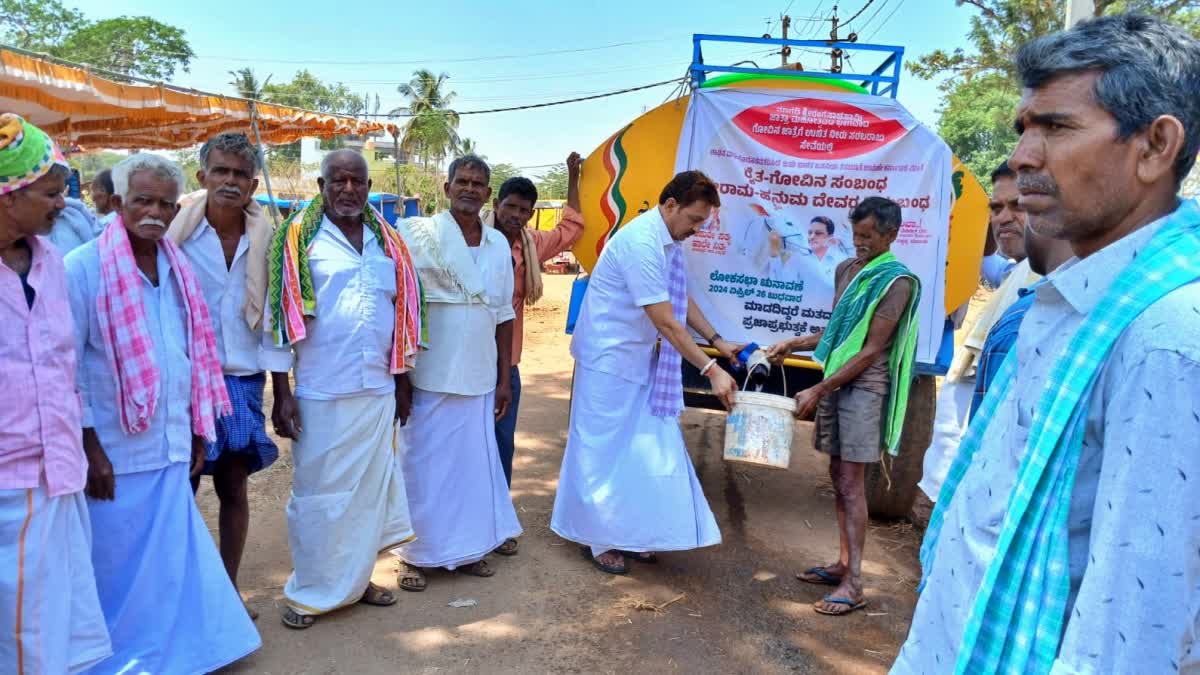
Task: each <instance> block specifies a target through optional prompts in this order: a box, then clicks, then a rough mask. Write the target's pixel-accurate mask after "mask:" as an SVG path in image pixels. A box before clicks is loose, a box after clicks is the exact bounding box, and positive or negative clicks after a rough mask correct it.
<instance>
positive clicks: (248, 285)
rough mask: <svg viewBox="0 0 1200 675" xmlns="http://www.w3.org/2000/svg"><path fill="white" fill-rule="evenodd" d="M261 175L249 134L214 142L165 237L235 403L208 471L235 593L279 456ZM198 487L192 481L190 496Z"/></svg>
mask: <svg viewBox="0 0 1200 675" xmlns="http://www.w3.org/2000/svg"><path fill="white" fill-rule="evenodd" d="M261 170H262V155H261V154H260V153H259V152H258V149H257V148H255V147H254V145H253V144H252V143H251V142H250V139H249V138H247V137H246V135H245V134H241V133H224V134H219V135H217V136H214V137H213V138H211V139H209V140H208V142H206V143H205V144H204V145H203V146H201V147H200V170H199V171H197V172H196V179H197V180H198V181H200V184H201V185H203V186H204V190H205V191H204V192H202V193H200V197H199V198H198V199H196V200H194V201H193V202H191V203H190V204H188V205H187V206H185V207H183V208H181V209H180V211H179V214H178V215H177V216H175V220H173V221H172V222H171V228H170V229H169V230H168V231H167V236H168V237H170V238H171V241H173V242H175V244H176V245H177V246H179V248H180V250H181V251H183V254H184V255H185V256H187V259H188V261H189V262H190V263H191V264H192V269H193V270H194V271H195V272H196V278H197V280H198V281H199V282H200V289H201V291H202V292H203V293H204V301H205V303H207V305H208V310H209V314H210V316H211V318H212V326H213V335H214V336H215V337H216V340H217V354H218V356H219V357H220V359H221V368H222V370H223V371H224V374H225V389H226V390H227V391H228V392H229V399H230V403H231V404H232V405H233V414H232V415H228V416H226V417H222V418H221V419H219V420H217V440H216V442H215V443H211V444H209V446H208V451H207V456H206V457H205V462H204V470H203V472H202V473H203V474H207V475H210V476H212V480H213V488H214V489H215V491H216V493H217V499H218V500H219V501H220V505H221V507H220V516H219V517H218V522H219V532H220V542H221V559H222V560H223V561H224V562H225V571H226V572H228V573H229V579H230V581H232V582H233V585H234V586H237V574H238V566H239V565H240V564H241V560H242V550H243V549H244V548H245V546H246V533H247V531H248V529H249V527H250V501H249V498H248V497H247V494H246V485H247V479H248V478H249V476H250V474H252V473H254V472H256V471H261V470H263V469H265V468H267V467H268V466H270V465H271V463H272V462H274V461H275V458H276V457H277V456H278V454H279V450H278V449H277V448H276V447H275V443H274V441H272V440H271V439H270V437H269V436H267V431H266V419H265V418H264V417H263V409H262V407H263V390H264V388H265V386H266V382H267V378H266V375H265V374H264V373H263V371H262V368H260V367H259V365H258V350H259V345H260V344H261V342H262V319H263V303H264V301H265V299H266V296H267V249H268V247H269V246H270V243H271V223H270V222H269V221H268V220H267V216H266V214H265V213H263V210H262V207H260V206H259V205H258V202H256V201H254V191H255V189H257V187H258V179H257V178H255V176H257V175H258V172H259V171H261ZM199 487H200V477H199V476H196V477H194V478H193V479H192V490H193V491H195V490H196V489H198V488H199ZM247 610H248V611H249V612H250V616H251V617H252V618H257V616H258V614H257V613H256V612H255V611H254V610H252V609H250V608H249V607H247Z"/></svg>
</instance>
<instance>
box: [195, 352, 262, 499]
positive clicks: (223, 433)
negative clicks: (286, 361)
mask: <svg viewBox="0 0 1200 675" xmlns="http://www.w3.org/2000/svg"><path fill="white" fill-rule="evenodd" d="M266 384H267V375H266V373H257V374H255V375H246V376H243V377H238V376H236V375H226V376H225V390H226V391H228V392H229V402H230V403H232V404H233V412H232V413H230V414H228V415H225V416H224V417H219V418H217V424H216V427H217V440H216V442H215V443H209V444H208V445H207V447H206V448H205V449H206V450H207V453H206V455H205V460H204V469H203V472H202V473H204V474H205V475H209V476H211V475H212V472H213V468H214V466H215V463H216V461H217V460H218V459H219V458H220V457H221V455H224V454H230V453H232V454H244V455H247V456H249V459H250V473H254V472H255V471H262V470H263V469H265V468H267V467H268V466H271V463H272V462H274V461H275V459H276V458H277V457H279V448H277V447H275V442H274V441H272V440H271V437H270V436H268V435H267V429H266V418H265V416H264V415H263V389H264V388H265V387H266Z"/></svg>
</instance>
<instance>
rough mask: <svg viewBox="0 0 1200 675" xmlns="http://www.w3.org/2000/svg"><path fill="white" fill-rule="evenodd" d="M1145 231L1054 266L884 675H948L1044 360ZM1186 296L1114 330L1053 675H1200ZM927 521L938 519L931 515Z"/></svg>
mask: <svg viewBox="0 0 1200 675" xmlns="http://www.w3.org/2000/svg"><path fill="white" fill-rule="evenodd" d="M1160 227H1161V221H1160V222H1159V223H1154V224H1151V225H1147V226H1146V227H1143V228H1141V229H1140V230H1136V231H1135V232H1133V233H1132V234H1129V235H1127V236H1125V237H1124V238H1123V239H1120V240H1119V241H1117V242H1114V243H1112V244H1110V245H1108V246H1107V247H1105V248H1104V249H1101V250H1100V251H1098V252H1096V253H1094V254H1092V255H1091V256H1088V257H1087V258H1084V259H1082V260H1080V259H1072V260H1070V261H1068V262H1067V263H1065V264H1063V265H1062V266H1060V267H1059V268H1058V269H1057V270H1055V271H1054V272H1053V273H1052V274H1050V275H1049V276H1047V277H1046V279H1045V282H1044V283H1042V284H1040V285H1038V286H1037V289H1036V290H1035V291H1034V292H1035V300H1034V303H1033V305H1032V306H1031V307H1030V309H1029V312H1028V313H1027V314H1026V315H1025V318H1024V320H1023V321H1022V322H1021V329H1020V332H1019V333H1018V336H1017V342H1016V345H1015V346H1014V350H1015V351H1016V357H1017V369H1018V370H1017V373H1018V374H1017V376H1016V379H1015V380H1014V381H1013V383H1012V385H1011V387H1010V389H1009V391H1008V395H1007V396H1006V397H1005V398H1004V399H1003V400H1002V401H1000V402H999V403H998V404H997V407H996V409H995V411H994V412H993V413H992V422H991V425H990V426H989V428H988V433H987V434H985V436H984V438H983V440H982V443H981V444H980V447H979V449H978V450H977V451H976V453H975V456H974V458H973V459H972V462H971V466H970V468H968V469H967V472H966V474H965V475H964V476H963V479H962V481H961V482H960V483H959V486H958V489H957V491H956V492H955V494H954V498H953V499H952V501H951V502H950V504H949V506H948V508H947V510H946V513H945V519H944V521H943V525H942V530H941V535H940V537H939V539H938V543H937V553H936V561H935V563H934V565H933V568H932V569H930V570H926V571H925V574H926V576H927V579H926V585H925V590H924V592H923V593H922V594H921V597H920V599H919V600H918V602H917V607H916V610H915V613H914V615H913V620H912V624H911V628H910V631H909V634H908V640H907V641H906V642H905V644H904V647H903V648H902V649H901V651H900V655H899V657H898V658H897V660H896V663H895V664H894V666H893V668H892V672H893V673H898V674H900V673H921V672H928V673H934V672H949V671H951V670H953V667H954V665H953V664H954V662H955V659H956V658H957V655H958V650H959V647H960V645H961V641H962V636H963V630H964V627H965V626H966V624H967V620H968V617H969V616H970V614H971V610H972V607H973V599H974V597H975V595H976V593H977V592H978V591H979V588H980V587H981V585H982V583H983V578H984V575H985V573H986V572H987V569H988V565H989V564H990V563H991V561H992V558H993V556H994V554H995V551H996V547H997V542H998V540H999V536H1000V532H1001V529H1002V527H1003V524H1004V519H1005V517H1006V514H1007V513H1008V506H1009V502H1010V500H1011V498H1012V492H1013V489H1014V486H1015V485H1016V478H1017V474H1018V472H1019V470H1020V467H1021V462H1022V458H1023V457H1024V455H1025V453H1026V450H1027V442H1028V440H1029V435H1030V432H1031V430H1032V426H1033V415H1034V410H1035V408H1036V406H1037V404H1038V400H1039V399H1040V397H1041V396H1043V394H1044V392H1045V390H1046V389H1047V388H1049V387H1053V386H1056V383H1054V382H1052V381H1050V380H1049V377H1050V375H1051V372H1052V370H1053V367H1054V365H1055V363H1056V362H1057V360H1058V358H1059V357H1060V356H1061V355H1062V354H1063V353H1064V351H1065V350H1067V349H1069V348H1070V345H1071V338H1072V337H1073V336H1074V334H1075V332H1076V330H1077V329H1078V328H1079V327H1080V325H1081V324H1082V323H1083V321H1084V319H1085V318H1086V317H1087V315H1088V313H1089V312H1091V311H1092V310H1093V309H1094V308H1095V307H1096V306H1097V304H1098V303H1099V302H1101V300H1102V299H1103V298H1104V296H1105V294H1106V292H1107V291H1108V289H1109V288H1110V287H1111V286H1112V284H1113V282H1114V280H1115V279H1116V278H1117V276H1118V275H1119V274H1120V273H1121V271H1122V270H1123V269H1124V268H1125V267H1126V265H1128V264H1129V263H1130V262H1131V261H1132V260H1133V259H1134V258H1135V257H1136V256H1137V255H1138V253H1139V251H1141V250H1142V249H1143V248H1144V247H1145V246H1146V244H1147V243H1149V241H1150V240H1151V238H1152V237H1153V236H1154V234H1155V232H1157V231H1158V229H1159V228H1160ZM1198 314H1200V284H1196V283H1193V284H1189V285H1186V286H1183V287H1181V288H1178V289H1176V290H1175V291H1172V292H1171V293H1168V294H1167V295H1165V296H1164V297H1163V298H1162V299H1160V300H1158V301H1157V302H1155V303H1154V304H1152V305H1150V306H1149V307H1148V308H1147V309H1146V310H1145V311H1144V312H1143V313H1142V314H1141V315H1140V316H1139V317H1138V318H1136V319H1134V321H1133V322H1132V323H1131V324H1129V326H1128V327H1127V328H1126V329H1125V332H1124V333H1123V334H1122V336H1121V337H1120V338H1119V339H1118V340H1117V342H1116V344H1115V345H1114V346H1113V348H1112V351H1111V352H1110V353H1109V355H1108V357H1107V360H1106V362H1105V364H1104V366H1103V367H1102V368H1101V370H1100V373H1099V375H1098V377H1097V379H1096V381H1095V384H1094V386H1093V388H1092V391H1091V393H1090V394H1089V398H1088V410H1087V420H1086V422H1085V427H1084V437H1083V445H1082V449H1081V450H1080V456H1079V463H1078V465H1077V468H1076V475H1075V483H1074V486H1073V490H1072V492H1071V496H1070V506H1069V513H1068V515H1067V528H1068V539H1067V549H1068V556H1069V557H1068V564H1069V569H1070V575H1071V584H1070V597H1069V600H1068V604H1067V608H1066V612H1067V615H1066V616H1065V617H1063V619H1064V628H1063V639H1062V643H1061V646H1060V648H1059V653H1058V659H1057V661H1056V662H1055V664H1054V667H1053V669H1052V671H1051V672H1053V673H1083V672H1086V673H1171V672H1196V669H1197V668H1200V643H1197V642H1196V635H1197V634H1198V633H1200V618H1198V617H1200V587H1197V585H1196V583H1197V580H1198V579H1200V506H1197V504H1198V503H1200V500H1197V496H1198V495H1200V491H1198V490H1197V487H1196V485H1197V483H1196V481H1197V480H1200V451H1198V450H1200V387H1198V386H1197V382H1200V319H1198V318H1197V315H1198ZM939 506H940V504H939Z"/></svg>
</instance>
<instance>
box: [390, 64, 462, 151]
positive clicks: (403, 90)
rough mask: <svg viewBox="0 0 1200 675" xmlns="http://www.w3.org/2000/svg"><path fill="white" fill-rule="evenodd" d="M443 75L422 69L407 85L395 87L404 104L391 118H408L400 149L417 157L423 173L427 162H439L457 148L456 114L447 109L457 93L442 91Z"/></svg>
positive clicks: (445, 77) (445, 78)
mask: <svg viewBox="0 0 1200 675" xmlns="http://www.w3.org/2000/svg"><path fill="white" fill-rule="evenodd" d="M449 79H450V76H449V75H447V74H446V73H442V74H441V75H434V74H433V72H432V71H430V70H426V69H421V70H417V71H415V72H413V76H412V79H411V80H409V82H408V83H407V84H402V85H400V86H399V87H397V91H399V92H400V94H401V95H402V96H404V97H405V98H406V99H408V101H407V105H405V106H403V107H400V108H396V109H395V110H392V111H391V112H390V113H388V114H390V115H407V116H409V120H408V124H406V125H405V127H404V134H403V137H402V138H401V140H400V147H401V148H403V149H404V151H405V152H407V153H409V154H412V155H420V156H421V158H422V159H423V160H424V163H425V168H426V170H428V169H429V162H430V160H437V161H438V162H441V161H442V160H443V159H445V158H446V155H447V154H449V153H450V152H451V151H453V150H454V149H455V148H457V147H458V146H459V138H458V122H459V119H458V113H456V112H454V111H453V110H452V109H450V104H451V103H452V102H453V101H454V98H455V97H456V96H457V94H456V93H455V92H453V91H445V87H446V81H447V80H449Z"/></svg>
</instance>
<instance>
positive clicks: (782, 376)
mask: <svg viewBox="0 0 1200 675" xmlns="http://www.w3.org/2000/svg"><path fill="white" fill-rule="evenodd" d="M775 369H776V366H773V365H772V366H770V369H769V370H768V371H767V376H768V377H769V376H770V375H771V371H772V370H775ZM778 370H779V379H781V380H783V397H784V398H787V397H788V385H787V368H784V367H783V366H778ZM748 384H750V373H749V372H747V373H746V379H745V380H742V391H746V385H748Z"/></svg>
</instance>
